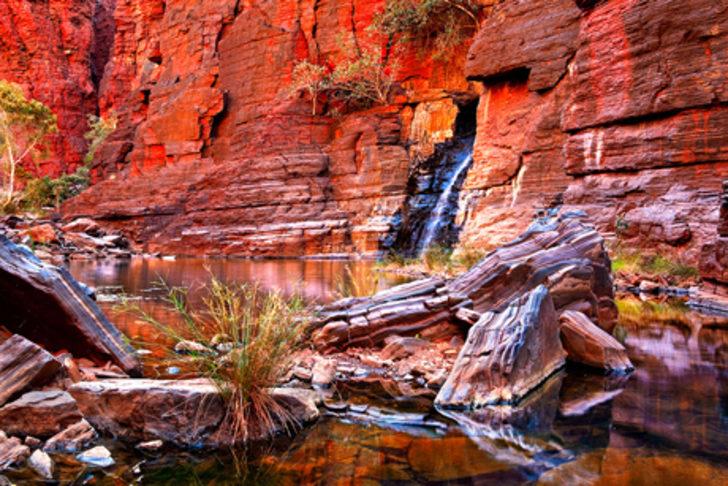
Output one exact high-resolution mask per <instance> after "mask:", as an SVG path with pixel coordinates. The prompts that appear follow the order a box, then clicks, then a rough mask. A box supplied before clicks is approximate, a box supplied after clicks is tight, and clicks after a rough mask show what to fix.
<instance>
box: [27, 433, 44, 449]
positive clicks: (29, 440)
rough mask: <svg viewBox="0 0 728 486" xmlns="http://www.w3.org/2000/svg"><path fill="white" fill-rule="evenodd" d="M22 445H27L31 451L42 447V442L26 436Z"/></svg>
mask: <svg viewBox="0 0 728 486" xmlns="http://www.w3.org/2000/svg"><path fill="white" fill-rule="evenodd" d="M23 444H25V445H27V446H28V447H30V448H31V449H38V448H40V447H41V446H42V445H43V441H42V440H40V439H38V438H36V437H33V436H32V435H28V436H26V437H25V439H24V440H23Z"/></svg>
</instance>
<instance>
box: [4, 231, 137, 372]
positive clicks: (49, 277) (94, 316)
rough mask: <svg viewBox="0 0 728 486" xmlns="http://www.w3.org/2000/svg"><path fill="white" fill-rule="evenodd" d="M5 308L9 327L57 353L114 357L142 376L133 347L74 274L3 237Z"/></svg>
mask: <svg viewBox="0 0 728 486" xmlns="http://www.w3.org/2000/svg"><path fill="white" fill-rule="evenodd" d="M0 308H1V309H3V315H2V324H3V325H4V326H5V327H7V328H8V329H9V330H11V331H12V332H16V333H18V334H22V335H23V336H25V337H27V338H28V339H30V340H31V341H34V342H36V343H38V344H40V345H41V346H43V347H45V348H46V349H48V350H50V351H52V352H55V351H61V350H67V351H70V352H71V353H73V355H74V356H76V357H79V358H80V357H85V358H89V359H92V360H94V361H97V362H98V363H105V362H107V361H109V360H111V361H113V362H114V363H115V364H117V365H118V366H119V367H121V368H122V369H123V370H124V371H126V372H127V373H129V374H132V375H139V374H141V364H140V363H139V361H138V359H137V358H136V356H135V354H134V351H133V349H132V348H131V346H129V345H128V344H126V343H125V342H124V338H123V336H122V334H121V332H119V330H118V329H117V328H116V327H115V326H114V325H113V324H112V323H111V322H109V320H108V319H107V318H106V317H105V316H104V314H103V313H102V312H101V309H99V307H98V306H97V305H96V303H95V302H94V301H93V300H91V298H90V297H89V296H88V295H87V294H86V292H85V291H84V290H83V288H82V287H81V286H80V285H79V284H78V282H76V280H75V279H74V278H73V277H72V276H71V274H70V273H68V271H67V270H65V269H64V268H61V267H55V266H53V265H49V264H47V263H44V262H41V261H40V260H39V259H38V258H36V257H35V256H34V255H33V254H32V253H31V252H30V251H29V250H28V249H26V248H23V247H21V246H18V245H15V244H13V243H11V242H10V241H9V240H8V239H7V238H5V237H4V236H2V235H0Z"/></svg>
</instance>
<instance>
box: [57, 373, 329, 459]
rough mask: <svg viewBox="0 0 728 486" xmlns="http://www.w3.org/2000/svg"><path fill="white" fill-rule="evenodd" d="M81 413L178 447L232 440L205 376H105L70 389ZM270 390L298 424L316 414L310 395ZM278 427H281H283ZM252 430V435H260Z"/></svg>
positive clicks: (102, 425) (118, 430)
mask: <svg viewBox="0 0 728 486" xmlns="http://www.w3.org/2000/svg"><path fill="white" fill-rule="evenodd" d="M69 392H70V393H71V395H73V396H74V398H75V399H76V401H77V402H78V405H79V408H80V409H81V411H82V412H83V415H84V417H86V419H87V420H88V421H89V422H91V424H93V425H94V427H96V428H97V429H98V430H99V431H101V432H105V433H108V434H111V435H114V436H120V437H124V438H125V439H128V440H137V441H148V440H155V439H161V440H163V441H164V442H167V443H170V444H175V445H178V446H182V447H220V446H227V445H232V439H231V435H230V431H229V430H228V428H227V427H225V421H224V419H225V405H224V402H223V400H222V397H221V396H220V393H219V390H218V387H217V386H216V385H215V384H214V383H213V382H211V381H209V380H205V379H192V380H134V379H119V380H104V381H93V382H80V383H76V384H74V385H73V386H71V388H70V389H69ZM272 395H273V397H274V399H275V400H276V401H278V403H279V404H281V405H283V406H284V407H285V408H286V409H287V411H288V412H289V413H290V414H291V416H292V417H293V418H294V419H296V420H297V421H298V422H300V423H304V422H308V421H310V420H313V419H315V418H316V417H317V416H318V409H317V408H316V404H315V402H314V401H313V399H312V397H311V396H310V395H309V394H303V393H302V392H299V391H297V390H296V391H291V390H287V389H274V390H273V391H272ZM281 430H282V429H281ZM265 435H266V434H264V433H262V432H255V431H253V432H251V438H263V437H264V436H265Z"/></svg>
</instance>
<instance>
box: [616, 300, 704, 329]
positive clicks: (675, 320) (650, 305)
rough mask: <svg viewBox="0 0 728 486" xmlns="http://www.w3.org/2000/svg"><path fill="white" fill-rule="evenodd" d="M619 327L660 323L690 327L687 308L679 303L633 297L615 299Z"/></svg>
mask: <svg viewBox="0 0 728 486" xmlns="http://www.w3.org/2000/svg"><path fill="white" fill-rule="evenodd" d="M616 304H617V310H618V311H619V323H620V326H621V327H624V326H626V327H633V326H636V325H641V324H651V323H661V324H674V325H679V326H687V327H689V326H690V318H689V315H688V312H689V310H690V309H689V307H687V306H686V305H685V304H683V303H681V302H676V301H666V302H656V301H641V300H639V299H636V298H634V297H626V298H623V299H617V300H616Z"/></svg>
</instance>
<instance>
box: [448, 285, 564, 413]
mask: <svg viewBox="0 0 728 486" xmlns="http://www.w3.org/2000/svg"><path fill="white" fill-rule="evenodd" d="M565 355H566V353H565V352H564V350H563V348H562V346H561V341H560V339H559V325H558V320H557V317H556V312H555V311H554V304H553V300H552V299H551V296H550V295H549V291H548V289H547V288H546V287H545V286H539V287H537V288H536V289H534V290H532V291H531V292H529V293H527V294H525V295H524V296H523V297H521V298H519V299H516V300H514V301H513V302H512V303H511V304H510V305H509V306H508V307H507V308H506V309H504V310H503V311H502V312H501V313H495V312H487V313H485V314H483V317H481V319H480V320H479V321H478V322H477V323H476V324H475V325H474V326H473V327H472V328H471V329H470V331H469V332H468V338H467V340H466V341H465V345H464V346H463V348H462V350H461V351H460V354H459V355H458V358H457V360H456V362H455V365H454V366H453V369H452V371H451V373H450V376H449V377H448V378H447V381H446V382H445V384H444V385H443V387H442V388H441V389H440V392H439V393H438V395H437V398H436V400H435V403H436V404H437V405H438V406H441V407H446V408H475V407H481V406H484V405H490V404H498V403H515V402H518V401H519V400H520V399H521V398H523V397H524V396H525V395H526V394H527V393H528V392H529V391H531V390H532V389H534V388H535V387H537V386H538V385H539V384H540V383H542V382H543V381H544V380H546V378H548V377H549V376H550V375H551V374H552V373H554V372H555V371H556V370H557V369H559V368H561V367H562V366H564V364H565V359H564V358H565Z"/></svg>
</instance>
